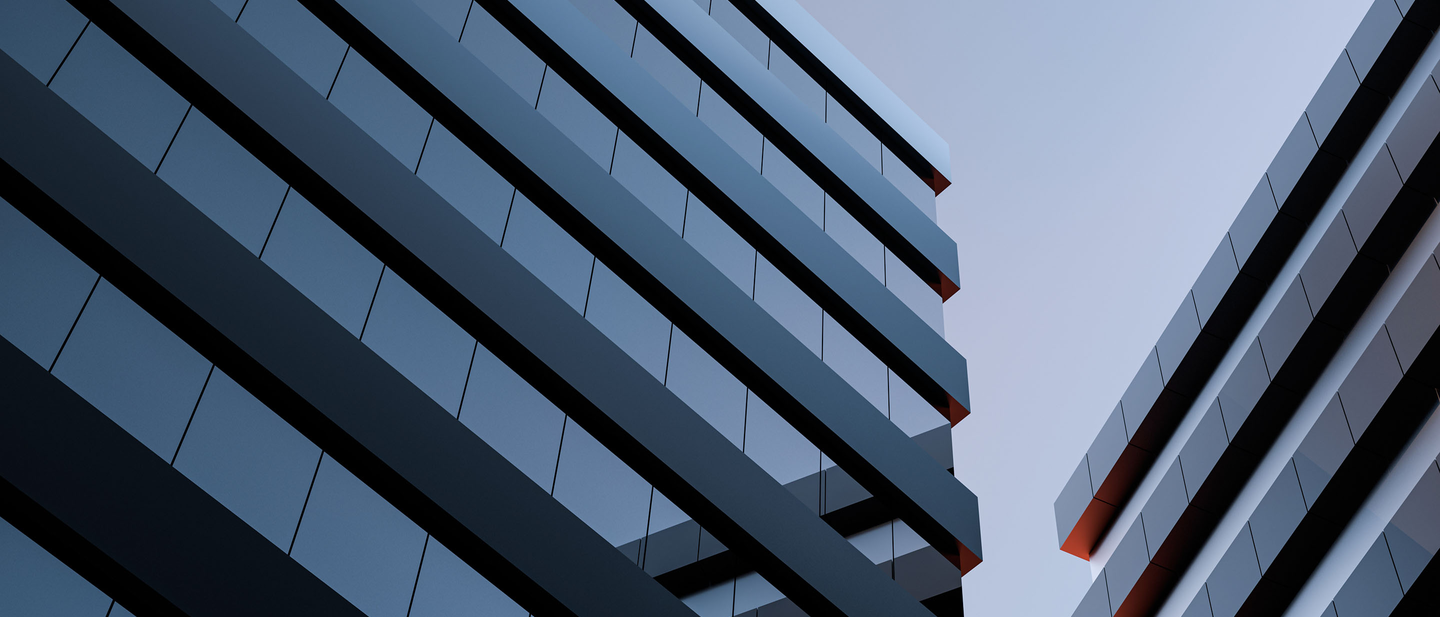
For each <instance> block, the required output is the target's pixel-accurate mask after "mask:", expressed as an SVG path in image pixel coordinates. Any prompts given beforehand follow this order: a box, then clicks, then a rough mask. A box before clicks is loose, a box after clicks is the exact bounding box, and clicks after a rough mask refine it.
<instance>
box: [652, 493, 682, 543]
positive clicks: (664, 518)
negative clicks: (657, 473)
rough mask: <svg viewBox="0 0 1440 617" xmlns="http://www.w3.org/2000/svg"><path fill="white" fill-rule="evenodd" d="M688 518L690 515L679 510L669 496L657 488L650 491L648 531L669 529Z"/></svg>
mask: <svg viewBox="0 0 1440 617" xmlns="http://www.w3.org/2000/svg"><path fill="white" fill-rule="evenodd" d="M688 520H690V517H689V516H688V515H686V514H685V512H683V511H681V510H680V506H677V505H675V503H674V502H672V501H670V498H669V497H666V496H665V495H663V494H661V493H660V491H659V490H658V489H657V490H652V491H651V495H650V524H649V528H650V529H649V531H650V533H655V532H657V531H663V530H665V529H669V528H671V527H674V526H676V525H679V524H680V523H684V522H686V521H688Z"/></svg>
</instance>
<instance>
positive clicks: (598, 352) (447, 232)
mask: <svg viewBox="0 0 1440 617" xmlns="http://www.w3.org/2000/svg"><path fill="white" fill-rule="evenodd" d="M72 4H75V5H76V6H77V7H78V8H80V9H81V12H83V13H85V14H86V15H87V16H89V17H90V18H91V19H93V20H94V21H95V23H96V24H97V25H98V26H100V27H101V28H102V29H104V30H105V32H106V33H107V34H109V35H110V36H111V37H112V38H114V39H115V40H116V41H117V42H118V43H119V44H120V45H121V46H123V47H124V48H125V49H126V50H128V51H129V52H130V53H132V54H134V55H135V57H136V58H138V59H139V60H140V61H141V62H142V63H144V64H145V65H146V66H147V67H149V68H150V69H151V70H152V71H154V72H155V73H156V74H157V75H158V76H159V77H160V78H161V79H163V80H165V82H166V83H167V84H169V85H170V86H171V87H172V88H175V90H176V91H178V92H179V93H180V94H181V95H182V96H185V97H186V98H188V99H189V100H190V101H191V102H192V103H193V104H194V105H195V106H196V108H197V109H198V110H200V111H201V112H203V113H204V114H205V115H206V117H208V118H210V119H211V120H213V121H214V122H215V123H216V124H217V125H219V126H220V127H221V128H223V129H224V130H225V131H226V132H227V133H229V134H230V135H231V136H233V137H234V138H235V139H236V140H237V141H239V142H240V143H241V145H242V146H245V147H246V148H247V149H248V150H250V152H251V153H253V154H254V155H255V156H256V157H257V158H259V159H260V160H261V161H262V162H264V163H266V164H267V165H268V166H269V167H270V168H271V169H272V170H274V171H275V173H276V174H278V175H279V176H280V177H281V178H282V179H284V180H286V181H288V182H289V183H290V184H291V186H293V187H294V188H295V189H296V190H298V191H299V192H300V193H301V194H303V195H305V196H306V197H307V198H308V199H309V200H310V201H311V202H312V203H314V204H315V205H316V206H317V207H318V208H319V209H320V210H321V211H322V212H324V213H325V214H326V215H327V216H329V217H330V218H331V220H333V221H335V222H336V224H338V225H339V226H340V227H341V228H342V229H345V230H346V231H347V232H348V233H349V234H350V235H351V236H352V237H354V238H355V239H356V240H357V241H358V242H359V243H360V244H361V245H362V246H364V247H366V248H367V249H369V250H370V251H371V252H372V253H374V254H375V255H376V256H377V257H379V258H380V260H381V261H382V262H384V263H386V264H387V265H388V266H389V267H390V268H391V269H392V270H394V271H395V272H396V273H397V274H399V275H400V276H401V277H402V278H403V279H405V280H406V281H407V282H408V283H410V284H411V285H413V286H414V287H415V288H416V290H418V291H419V292H420V293H421V294H422V295H424V296H425V297H426V298H427V299H428V300H430V301H431V302H432V303H433V304H434V305H435V306H436V307H437V308H439V309H440V310H441V311H442V312H443V313H445V314H446V315H448V316H449V317H450V318H451V319H453V320H454V321H455V322H456V323H457V324H458V325H460V327H462V328H464V329H465V330H466V331H467V332H469V333H470V334H471V335H472V336H474V337H475V338H476V339H478V340H479V342H480V344H482V345H485V346H486V348H487V349H489V350H490V351H492V352H493V353H494V354H495V355H496V356H497V357H498V358H500V359H501V360H502V361H504V362H505V363H506V364H507V365H509V366H510V367H511V368H512V369H514V370H515V372H516V373H517V374H519V375H520V376H521V377H522V378H524V379H525V380H526V381H528V382H529V383H530V384H531V385H533V386H535V387H536V388H537V390H539V391H540V392H541V393H542V394H543V395H545V396H546V397H547V398H549V399H550V400H551V401H553V402H554V403H555V404H556V405H557V406H558V407H559V408H560V409H561V410H563V411H565V412H566V413H567V414H569V415H570V416H571V417H572V418H573V419H575V420H576V421H577V422H578V423H579V424H580V426H582V427H584V428H585V429H586V431H587V432H589V433H590V434H591V435H593V436H595V438H596V439H597V440H599V441H600V442H601V443H602V444H604V445H605V446H606V447H607V448H608V449H609V450H610V451H611V452H613V453H615V454H616V455H617V456H618V457H619V458H620V459H621V460H623V461H624V462H626V463H627V464H628V465H629V466H630V467H631V468H632V469H634V470H635V471H636V472H637V473H639V475H640V476H641V477H643V478H644V479H645V480H646V481H648V482H650V483H651V484H653V485H654V486H655V487H656V488H657V489H659V490H660V491H662V492H663V493H664V494H665V495H666V496H667V497H669V498H671V500H672V501H674V502H675V503H676V505H678V506H679V507H680V508H681V509H682V510H684V511H685V512H686V513H688V514H690V515H692V516H693V517H694V518H695V519H696V520H697V521H699V522H700V523H701V524H702V525H705V527H706V529H709V530H710V531H711V532H712V533H714V534H715V536H716V538H718V539H720V540H721V541H722V542H723V543H724V544H725V545H726V546H728V547H730V548H731V550H735V551H737V552H738V553H739V554H742V555H744V556H745V557H746V558H747V559H749V560H750V562H751V564H752V565H753V566H754V568H755V569H756V571H758V572H760V573H761V574H763V575H764V576H765V577H766V579H767V580H769V581H771V582H772V583H773V584H774V585H775V586H776V587H777V588H778V589H780V590H781V591H782V592H784V593H785V594H786V595H787V596H789V597H790V598H791V599H793V600H795V602H796V603H797V605H800V606H801V607H802V608H804V609H805V610H806V611H807V612H809V613H812V614H889V615H922V614H924V613H923V611H924V609H923V608H922V607H921V606H920V605H919V603H918V602H916V601H915V600H914V599H913V598H910V597H908V596H907V595H906V594H905V592H904V591H903V590H901V589H900V588H899V587H898V586H897V585H896V584H895V583H894V582H893V581H891V580H889V579H887V578H884V577H882V576H880V574H879V573H878V572H875V571H874V568H873V567H871V565H870V563H869V560H867V559H865V557H864V556H863V555H862V554H860V552H859V551H858V550H857V549H855V548H854V547H853V546H851V545H850V544H849V543H847V542H845V540H844V539H843V538H841V537H840V536H839V535H838V534H836V533H835V532H834V531H833V530H831V529H829V528H828V527H827V526H826V525H825V524H824V523H823V522H822V521H820V520H819V518H818V517H816V516H815V515H814V514H813V513H811V512H808V511H807V510H806V509H805V508H804V507H803V506H802V505H801V504H800V503H799V502H798V501H797V500H795V499H794V498H793V497H792V496H791V495H790V494H789V493H788V492H787V491H786V490H785V489H784V488H783V487H781V486H780V485H779V484H778V483H776V482H775V481H774V479H773V478H771V477H770V475H769V474H767V473H766V472H765V471H764V470H762V469H761V468H760V467H759V466H758V465H757V464H756V463H755V462H754V461H752V460H750V459H749V458H748V457H747V456H746V455H745V454H744V453H742V452H740V450H739V449H737V448H735V447H734V445H733V444H731V443H730V441H729V440H728V439H726V438H725V437H724V436H722V435H721V434H720V433H719V432H718V431H716V430H715V429H714V428H713V427H712V426H711V425H710V424H709V423H707V422H706V421H705V420H704V419H703V418H701V417H700V416H699V415H698V414H697V413H695V412H694V411H693V410H691V409H690V408H688V407H687V406H686V405H685V404H684V403H683V402H681V401H680V400H679V398H677V397H676V396H675V395H674V394H673V393H671V392H670V391H669V390H667V389H665V387H664V386H663V385H662V384H660V383H659V382H658V381H656V380H655V378H654V377H653V376H652V375H651V374H650V373H649V372H648V371H647V370H645V369H644V368H643V367H641V366H640V365H639V364H638V363H637V362H636V361H635V360H634V359H632V358H630V357H629V356H628V355H627V354H626V353H625V352H624V351H623V350H621V349H620V348H619V347H618V346H616V345H615V344H614V343H613V342H611V341H610V340H609V339H608V338H607V337H606V336H605V335H604V334H602V333H601V332H600V331H599V330H597V329H596V328H595V327H594V326H593V325H591V324H590V323H589V322H587V321H586V320H585V319H584V318H583V317H582V316H581V315H580V314H579V313H577V312H576V311H575V310H574V309H573V308H571V306H570V305H569V304H568V303H566V302H564V301H563V300H562V299H561V298H559V297H558V296H557V295H555V293H554V292H553V291H551V290H550V289H549V288H548V287H546V286H545V285H544V284H543V283H542V282H541V281H540V280H539V279H537V278H536V277H535V276H534V275H533V274H531V273H530V272H529V270H527V269H526V268H525V267H524V266H522V265H520V264H519V263H518V262H517V261H515V259H514V258H512V257H511V256H510V255H509V254H508V253H507V252H506V251H504V250H503V249H501V248H500V247H499V246H498V245H496V243H495V242H494V241H493V240H491V239H490V238H489V237H488V236H486V235H485V234H484V233H483V232H482V231H480V230H479V229H478V228H476V227H475V226H474V225H473V224H471V223H470V222H469V220H468V219H466V218H465V217H464V216H463V215H461V214H460V213H459V212H458V211H457V210H455V209H454V208H453V207H451V206H450V204H449V203H447V202H446V201H445V200H444V199H443V198H442V197H440V196H439V195H438V194H437V193H435V191H434V190H433V189H431V188H430V187H429V186H428V185H426V184H425V183H424V182H423V181H422V180H420V179H419V178H417V177H416V176H415V175H414V173H413V172H411V171H410V170H409V169H406V168H405V166H404V165H402V164H401V163H399V162H398V161H397V160H395V158H394V157H393V156H391V155H390V153H389V152H388V151H386V150H385V149H384V148H383V147H382V146H380V145H379V144H378V143H376V142H375V141H374V140H373V139H371V138H370V137H369V135H367V134H366V133H365V132H364V131H363V130H361V129H360V128H359V127H357V126H355V124H354V123H352V122H351V121H350V120H349V119H348V118H346V117H345V116H344V115H343V114H342V113H341V112H340V111H339V110H337V109H336V108H335V107H334V106H332V105H331V104H330V103H329V102H328V101H326V100H325V99H324V98H322V97H321V95H320V94H319V93H317V92H316V91H315V90H314V89H313V88H311V87H310V86H309V84H307V83H306V82H304V81H303V80H302V79H301V78H300V77H299V76H297V75H295V74H294V73H293V72H292V71H291V70H290V69H289V68H288V67H286V66H285V65H284V64H283V63H282V62H281V61H280V60H279V59H277V58H276V57H275V56H273V55H272V54H271V53H270V52H269V51H268V50H266V49H265V48H264V47H263V46H262V45H261V44H260V43H259V42H257V41H256V40H255V39H254V38H252V37H251V36H250V35H249V34H248V33H246V32H245V31H244V30H243V29H241V28H240V26H238V25H236V24H235V23H234V22H233V21H231V20H230V19H229V18H228V17H227V16H226V15H225V14H224V13H222V12H221V11H220V10H219V9H218V8H216V7H215V6H214V5H212V4H209V3H206V2H194V1H190V0H116V1H106V0H73V1H72ZM411 23H413V22H411ZM426 27H428V28H433V29H434V31H435V32H437V33H438V32H440V30H439V26H438V25H436V24H435V23H434V22H433V21H430V20H427V23H426ZM437 36H439V35H438V34H437ZM566 155H567V153H566V152H557V153H555V156H566ZM586 164H589V161H588V159H587V160H586ZM236 246H237V247H238V245H236ZM190 261H194V260H190ZM201 262H202V263H203V260H202V261H201ZM277 280H278V279H277ZM497 292H503V293H497ZM222 309H223V310H225V311H230V310H233V309H230V308H228V307H218V308H217V310H222ZM272 312H273V311H272ZM197 347H200V346H199V345H197ZM227 372H231V371H228V370H227ZM231 373H232V374H233V372H231ZM238 380H239V378H238V377H237V381H238ZM417 392H418V391H417ZM397 407H400V406H397ZM434 408H435V409H437V410H438V409H439V408H438V406H436V407H434ZM447 415H448V414H447ZM437 421H438V420H437ZM471 437H473V435H471ZM437 439H438V436H437ZM450 439H455V438H453V437H451V438H450ZM467 439H468V438H467ZM474 441H475V443H479V441H478V438H475V440H474ZM415 443H416V444H417V445H419V444H423V446H424V447H425V448H429V447H431V444H430V443H428V441H416V442H415ZM441 443H443V440H442V441H441ZM369 450H370V451H375V448H370V449H369ZM382 450H383V449H382ZM337 458H338V456H337ZM342 462H343V461H342ZM462 486H464V484H463V483H455V484H451V483H445V484H444V485H443V486H442V487H441V488H445V489H452V490H459V489H460V487H462ZM467 494H469V493H468V492H467ZM392 501H394V500H392ZM397 505H399V503H397ZM470 505H472V506H473V507H479V504H474V503H472V504H470ZM487 507H490V508H493V502H490V505H488V506H487ZM422 526H423V525H422ZM432 533H434V534H435V535H436V536H437V537H439V538H440V539H441V540H442V541H444V540H445V536H444V535H443V534H441V533H439V532H434V531H432ZM554 544H555V541H554V540H549V541H547V542H546V543H545V544H544V546H549V547H553V546H554ZM449 545H450V543H448V542H447V546H449ZM452 548H453V547H452ZM455 550H456V553H457V554H460V553H461V551H460V549H455ZM528 550H529V551H530V552H531V553H543V554H544V555H545V557H544V559H546V560H554V556H555V555H561V554H565V551H564V550H558V549H557V550H553V551H552V550H537V549H536V548H535V547H533V546H532V547H530V548H529V549H528ZM610 550H611V552H612V553H618V551H614V550H613V548H611V549H610ZM518 558H519V557H518V556H517V557H515V558H514V559H518ZM531 559H535V560H539V559H540V557H539V556H538V555H531ZM551 567H557V566H554V565H552V566H551ZM616 569H617V570H621V571H622V572H623V575H624V576H629V575H630V574H632V573H634V574H641V573H640V572H639V570H638V569H637V568H634V567H633V566H627V567H624V568H621V567H619V566H617V567H616ZM483 573H484V572H482V574H483ZM594 576H595V572H588V573H587V574H585V575H583V576H579V577H577V578H579V579H584V580H575V581H573V582H572V583H571V585H572V586H575V587H583V588H586V589H588V590H589V591H590V593H591V594H593V595H594V596H596V597H605V598H611V601H618V600H616V599H615V598H614V597H615V596H621V595H627V593H626V592H617V591H614V590H612V589H610V588H609V587H608V586H607V585H605V584H602V583H601V582H600V579H596V578H593V577H594ZM612 576H617V577H618V576H621V574H620V573H614V574H612ZM621 580H624V579H621ZM618 582H619V581H617V583H618ZM652 583H653V581H652ZM556 584H557V585H558V584H559V583H556ZM644 589H646V590H647V591H646V593H647V594H650V593H651V591H648V590H649V588H648V587H645V588H644ZM655 589H656V590H659V591H660V593H664V592H663V590H661V589H660V588H659V587H658V585H657V586H656V587H655ZM665 596H666V597H668V598H671V599H672V600H673V596H670V595H669V594H668V593H666V594H665ZM633 599H635V600H640V599H649V600H652V601H654V602H656V603H658V604H657V606H663V605H665V603H664V602H662V599H660V598H658V597H653V596H649V597H642V598H633ZM576 600H577V601H578V600H580V598H577V599H576ZM522 604H523V602H522ZM667 610H668V609H667ZM626 612H629V613H635V612H636V611H634V610H629V611H626ZM639 613H640V614H646V613H647V612H646V611H644V610H640V611H639Z"/></svg>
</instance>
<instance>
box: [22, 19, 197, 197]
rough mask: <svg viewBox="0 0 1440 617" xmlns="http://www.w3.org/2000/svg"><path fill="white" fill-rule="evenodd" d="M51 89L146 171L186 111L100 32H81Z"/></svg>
mask: <svg viewBox="0 0 1440 617" xmlns="http://www.w3.org/2000/svg"><path fill="white" fill-rule="evenodd" d="M50 88H51V89H52V90H54V91H55V93H56V94H58V95H60V98H62V99H65V102H67V103H69V104H70V106H71V107H74V108H75V110H76V111H78V112H80V113H81V114H82V115H84V116H85V118H86V119H88V120H90V122H92V123H94V124H95V126H96V127H99V129H100V130H102V131H104V132H105V134H106V135H109V136H110V138H111V139H113V140H115V142H116V143H118V144H120V145H121V147H123V148H125V151H126V152H129V153H130V155H131V156H134V157H135V158H136V159H139V161H140V162H141V163H143V164H144V165H145V167H147V168H149V169H155V166H156V165H159V164H160V158H161V157H162V156H164V154H165V149H166V148H167V147H168V146H169V145H170V140H171V138H173V137H174V136H175V129H176V128H178V127H179V126H180V119H181V118H183V117H184V116H185V110H186V109H188V108H189V107H190V104H189V103H186V102H185V99H183V98H180V95H179V94H176V93H175V91H174V90H171V89H170V86H167V85H165V82H163V81H160V78H159V77H156V76H155V74H154V73H151V72H150V70H149V69H147V68H145V65H143V64H140V61H139V60H136V59H135V57H134V56H131V55H130V53H129V52H127V51H125V50H124V49H123V48H121V47H120V44H119V43H116V42H115V40H114V39H111V38H110V37H109V36H108V35H106V34H105V33H104V32H101V31H100V29H99V28H87V29H86V30H85V34H84V36H81V37H80V40H79V41H78V42H76V43H75V49H74V50H73V51H71V52H70V57H69V58H68V59H67V60H66V61H65V65H64V66H62V67H60V70H59V71H58V72H57V73H56V74H55V80H54V81H52V82H51V83H50Z"/></svg>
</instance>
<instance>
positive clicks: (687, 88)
mask: <svg viewBox="0 0 1440 617" xmlns="http://www.w3.org/2000/svg"><path fill="white" fill-rule="evenodd" d="M633 56H634V58H635V61H636V62H638V63H640V66H641V67H642V68H644V69H645V70H646V71H648V72H649V73H650V75H651V76H652V77H654V78H655V79H656V81H659V82H660V85H662V86H665V89H666V90H669V91H670V94H673V95H675V98H676V99H679V100H680V103H681V104H682V105H684V106H685V108H686V109H689V110H690V113H695V112H696V111H697V110H698V109H699V105H700V76H699V75H696V74H695V71H692V70H690V67H688V66H685V63H684V62H681V61H680V58H677V57H675V54H674V53H672V52H671V51H670V49H669V48H667V47H665V44H664V43H661V42H660V40H659V39H656V38H655V35H653V34H650V31H649V30H646V29H645V28H643V27H642V28H640V29H639V31H637V32H636V34H635V52H634V54H633Z"/></svg>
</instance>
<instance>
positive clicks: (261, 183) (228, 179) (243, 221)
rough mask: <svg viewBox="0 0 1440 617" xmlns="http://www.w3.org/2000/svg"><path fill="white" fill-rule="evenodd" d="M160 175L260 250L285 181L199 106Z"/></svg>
mask: <svg viewBox="0 0 1440 617" xmlns="http://www.w3.org/2000/svg"><path fill="white" fill-rule="evenodd" d="M158 173H159V175H160V179H162V180H164V181H165V182H167V183H169V184H170V187H171V188H173V189H175V192H177V193H180V195H181V196H183V197H185V199H186V200H189V202H190V203H192V204H194V205H195V207H196V208H199V209H200V211H201V212H204V213H205V216H208V217H210V220H212V221H215V223H216V224H217V225H219V226H220V227H221V228H222V229H224V230H225V231H226V232H228V233H229V234H230V235H231V236H234V237H235V239H236V240H239V241H240V243H241V244H243V245H245V248H247V249H250V252H251V253H255V254H256V255H259V254H260V248H261V247H262V246H264V244H265V238H266V236H268V235H269V234H270V226H271V225H272V224H273V223H274V222H275V213H276V212H278V211H279V210H280V202H281V201H282V200H283V199H284V198H285V189H286V185H285V182H284V181H282V180H281V179H280V177H279V176H276V175H275V174H274V172H271V171H270V169H269V168H268V167H265V165H264V164H262V163H261V162H260V161H259V160H258V159H256V158H255V157H254V156H252V155H251V154H250V153H249V152H248V151H246V150H245V149H244V148H242V147H240V144H238V143H236V142H235V140H234V139H231V138H230V136H229V135H227V134H225V131H222V130H220V127H218V126H215V123H214V122H211V121H210V119H209V118H207V117H205V115H204V114H202V113H200V110H198V109H192V110H190V114H189V115H188V116H186V117H185V123H184V124H183V125H181V127H180V132H179V133H176V135H175V143H174V144H173V145H171V146H170V155H168V156H166V157H165V162H164V163H162V164H161V166H160V171H159V172H158Z"/></svg>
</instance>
